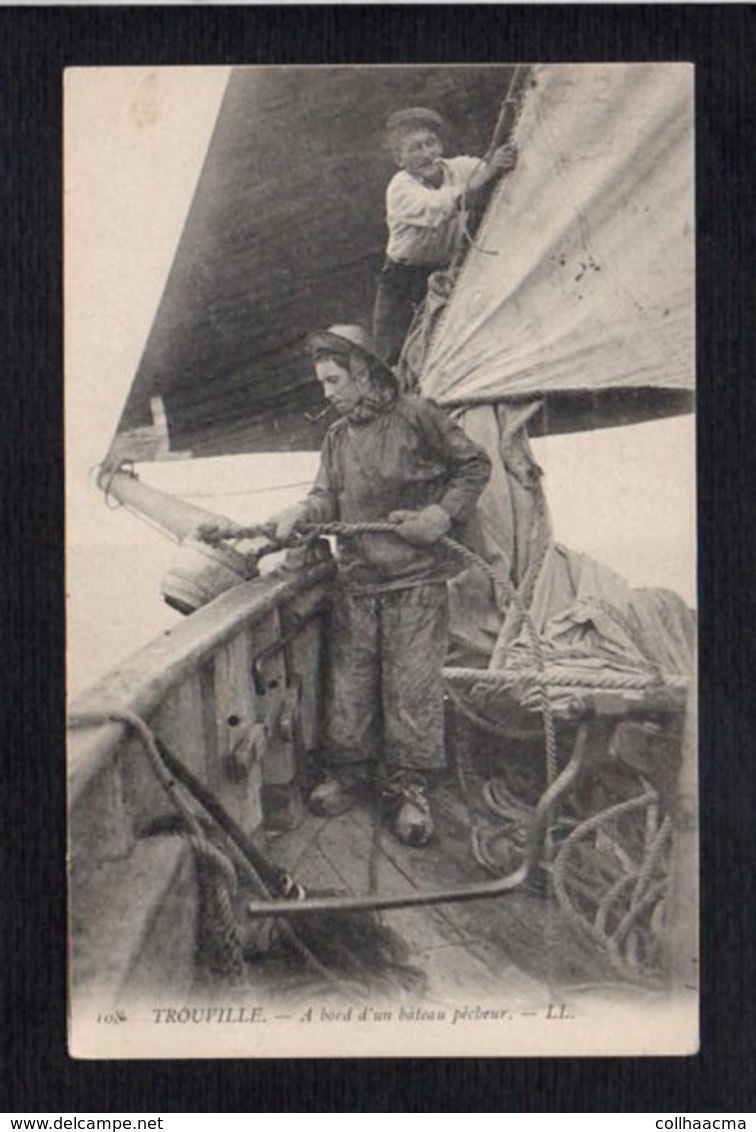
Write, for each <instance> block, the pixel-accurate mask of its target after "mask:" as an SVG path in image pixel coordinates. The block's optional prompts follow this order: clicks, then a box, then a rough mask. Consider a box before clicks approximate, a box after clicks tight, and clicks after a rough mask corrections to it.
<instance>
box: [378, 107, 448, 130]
mask: <svg viewBox="0 0 756 1132" xmlns="http://www.w3.org/2000/svg"><path fill="white" fill-rule="evenodd" d="M415 125H417V126H429V127H430V128H431V129H432V130H436V131H438V130H441V129H442V128H443V125H444V120H443V118H442V117H441V115H440V114H437V113H436V111H435V110H430V109H429V108H428V107H427V106H408V107H407V109H406V110H395V111H394V113H393V114H391V115H389V117H388V118H387V119H386V129H387V130H388V132H389V133H391V132H392V131H393V130H398V129H401V128H403V127H405V126H415Z"/></svg>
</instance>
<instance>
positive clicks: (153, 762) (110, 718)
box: [68, 707, 352, 997]
mask: <svg viewBox="0 0 756 1132" xmlns="http://www.w3.org/2000/svg"><path fill="white" fill-rule="evenodd" d="M68 723H69V725H70V726H72V727H95V726H99V725H101V724H103V723H125V724H127V725H128V726H129V727H131V728H132V729H133V730H134V731H135V732H136V734H137V736H138V737H139V739H140V740H141V743H142V746H143V748H144V750H145V752H146V754H147V757H148V759H149V762H150V766H151V767H152V769H153V771H154V772H155V775H156V777H157V779H158V781H159V782H160V784H161V786H162V787H163V789H164V790H165V792H166V794H167V795H168V797H169V798H170V799H171V801H172V802H173V804H174V806H175V807H176V808H177V810H178V811H179V814H180V815H181V817H182V818H183V819H184V821H185V822H186V824H187V827H188V829H189V832H190V835H191V838H192V839H193V840H194V841H199V842H204V843H206V844H207V845H208V846H209V850H205V849H203V851H202V853H203V858H204V859H207V860H212V861H213V864H214V865H215V866H216V867H217V866H218V858H219V857H220V856H222V854H221V853H220V851H219V850H215V847H214V846H213V845H212V844H211V843H210V842H208V840H207V838H206V837H205V834H204V832H203V830H202V826H201V825H200V823H199V821H198V820H197V817H196V815H195V813H194V811H193V810H192V809H191V807H190V806H188V805H187V804H186V802H185V801H184V799H183V798H182V797H181V793H180V790H177V789H176V787H177V786H179V783H178V782H177V780H176V778H174V777H173V775H172V774H171V773H170V772H169V771H168V769H167V767H166V766H165V762H164V760H163V757H162V755H161V753H160V750H159V748H158V742H157V739H156V737H155V735H154V733H153V731H152V730H151V728H150V727H149V726H148V725H147V724H146V723H145V721H144V720H143V719H142V718H141V716H139V715H137V714H136V712H133V711H129V709H128V708H120V707H112V708H111V707H108V708H104V709H102V710H101V711H81V712H72V713H70V715H69V717H68ZM184 789H188V787H187V786H186V785H184ZM199 801H200V805H203V803H202V800H201V799H200V800H199ZM203 809H204V811H205V813H206V814H207V815H208V817H209V818H210V819H211V821H212V822H213V824H214V825H215V826H218V828H220V829H221V833H223V834H224V835H225V834H226V831H225V830H223V828H222V827H221V826H219V825H218V820H217V818H216V817H215V815H214V814H213V813H212V812H211V811H210V810H208V809H207V807H206V806H205V805H203ZM212 850H215V852H214V853H213V852H211V851H212ZM238 863H239V864H240V865H241V867H242V868H243V870H244V872H245V873H246V874H247V876H248V877H249V879H250V880H252V882H253V884H254V887H255V888H256V890H257V891H258V892H260V891H261V893H262V895H264V896H265V897H266V898H267V899H268V900H270V901H271V902H272V901H273V900H274V897H273V894H272V892H271V890H270V888H269V887H268V885H267V884H266V883H265V881H264V880H263V879H262V877H261V876H260V874H259V873H258V871H257V870H256V869H255V868H254V866H253V865H252V864H251V862H250V861H248V860H247V859H246V857H244V856H242V855H240V856H239V858H238ZM227 864H228V867H229V868H231V869H232V870H233V865H232V864H231V862H230V861H227ZM225 872H226V868H225V866H224V874H225ZM226 896H228V893H226ZM219 899H220V902H221V904H222V901H223V897H222V896H221V895H220V892H219ZM282 928H283V930H284V932H285V934H286V937H287V939H288V940H289V942H290V943H291V944H292V945H293V946H294V947H295V949H296V950H297V951H298V952H299V954H300V955H301V957H302V958H303V959H304V960H305V961H306V962H307V963H308V964H309V965H310V967H311V968H312V969H313V970H314V971H315V972H316V973H317V974H319V975H320V976H321V977H322V978H324V979H326V980H327V982H329V983H331V984H333V985H334V986H336V987H337V988H338V989H339V990H341V991H342V993H345V994H347V995H349V996H350V997H352V988H351V987H350V985H349V984H347V983H345V981H344V980H343V979H341V978H339V977H338V976H337V975H335V974H334V973H333V971H331V970H330V968H328V967H326V966H325V965H324V964H323V963H321V962H320V960H319V959H318V958H317V956H316V955H315V954H314V953H313V952H312V950H311V949H310V948H309V947H308V946H307V944H306V943H304V941H303V940H301V939H300V937H299V936H298V935H297V933H296V931H295V930H294V929H293V928H292V927H291V925H289V924H287V923H286V922H284V923H283V924H282Z"/></svg>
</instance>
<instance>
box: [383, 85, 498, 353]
mask: <svg viewBox="0 0 756 1132" xmlns="http://www.w3.org/2000/svg"><path fill="white" fill-rule="evenodd" d="M443 129H444V121H443V119H442V117H441V115H440V114H437V113H436V111H435V110H430V109H428V108H426V107H422V106H413V107H410V108H408V109H406V110H397V111H396V113H394V114H392V115H391V116H390V118H389V119H388V121H387V122H386V131H387V134H388V139H389V144H390V146H391V150H392V152H393V155H394V160H395V161H396V164H397V165H398V166H399V172H398V173H396V174H395V175H394V177H393V178H392V180H391V182H390V183H389V186H388V189H387V192H386V221H387V224H388V230H389V238H388V244H387V246H386V260H385V262H384V265H383V270H382V271H381V274H380V277H379V280H378V290H377V294H376V299H375V308H374V311H373V338H374V340H375V345H376V349H377V350H379V352H380V353H381V354H382V356H383V357H385V358H386V360H387V362H388V363H389V365H393V364H394V363H395V362H396V360H397V358H398V356H399V352H400V350H401V347H402V343H403V342H404V339H405V336H406V334H407V331H408V330H409V326H410V323H411V321H412V316H413V313H414V311H415V308H416V307H417V306H418V305H419V304H420V303H421V302H422V301H423V298H424V297H425V287H426V283H427V280H428V276H429V275H430V274H431V273H432V272H433V271H439V270H444V269H446V268H448V267H449V264H450V263H451V261H452V259H453V258H454V256H455V255H456V253H457V251H458V249H459V247H460V245H461V241H462V239H463V232H464V227H465V211H466V210H467V209H468V208H470V207H472V206H476V205H480V204H482V203H483V201H484V200H485V199H486V197H487V195H488V191H489V190H490V188H491V186H492V185H493V184H494V182H495V181H497V180H498V179H499V177H501V176H502V175H503V174H504V173H508V172H510V171H511V170H512V169H514V167H515V164H516V162H517V151H516V149H515V147H514V146H512V145H501V146H497V147H496V148H494V149H493V150H491V151H489V153H488V154H487V155H486V156H485V157H483V158H480V157H468V156H465V155H460V156H458V157H450V158H444V157H443V143H442V140H441V134H442V131H443Z"/></svg>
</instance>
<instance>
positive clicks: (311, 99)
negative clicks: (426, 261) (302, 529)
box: [110, 66, 512, 462]
mask: <svg viewBox="0 0 756 1132" xmlns="http://www.w3.org/2000/svg"><path fill="white" fill-rule="evenodd" d="M511 73H512V68H511V67H507V66H494V67H462V66H456V67H447V66H443V67H441V66H433V67H408V68H403V67H317V68H311V67H286V68H272V67H271V68H253V69H239V70H236V71H234V72H233V73H232V76H231V79H230V81H229V85H228V89H227V91H226V94H225V97H224V100H223V103H222V106H221V110H220V113H219V117H218V121H217V124H216V127H215V131H214V134H213V137H212V140H211V143H210V146H209V150H208V154H207V157H206V160H205V164H204V167H203V170H202V173H201V176H200V178H199V182H198V186H197V190H196V193H195V196H194V199H193V202H192V205H191V208H190V209H189V213H188V215H187V219H186V224H185V227H184V230H183V233H182V236H181V240H180V242H179V246H178V249H177V252H176V256H175V260H174V263H173V265H172V268H171V271H170V274H169V276H168V280H167V283H166V287H165V291H164V294H163V296H162V300H161V302H160V305H159V308H158V311H157V315H156V318H155V322H154V325H153V327H152V329H151V332H150V335H149V337H148V340H147V344H146V347H145V350H144V354H143V356H142V359H141V362H140V365H139V368H138V371H137V374H136V377H135V380H134V384H133V386H132V389H131V392H130V395H129V398H128V400H127V403H126V406H125V408H124V411H123V414H122V417H121V420H120V422H119V425H118V430H117V437H116V440H115V441H114V444H113V446H112V449H111V455H110V460H111V461H112V462H117V461H119V460H123V459H135V460H144V459H148V460H150V459H161V458H165V457H169V456H170V455H173V454H178V453H183V454H187V455H188V454H191V455H194V456H200V455H201V456H209V455H217V454H226V453H232V452H255V451H291V450H299V449H312V448H317V447H318V446H319V444H320V440H321V438H322V434H323V431H324V428H325V425H324V423H323V422H320V423H315V424H313V423H312V422H310V421H309V420H308V419H307V417H306V415H305V414H307V413H309V414H310V415H316V414H317V413H318V411H319V410H320V409H322V407H323V402H322V398H321V395H320V391H319V387H318V386H317V384H316V382H315V381H314V379H313V376H312V374H311V371H310V368H309V366H308V363H307V360H306V358H305V357H304V356H303V353H302V343H303V339H304V336H305V335H306V334H307V333H308V332H309V331H310V330H311V329H312V328H313V327H316V326H323V325H329V324H330V323H333V322H362V323H369V320H370V314H371V309H372V303H373V295H374V279H375V275H376V272H377V271H378V270H379V268H380V266H381V262H382V253H383V248H384V245H385V238H386V231H385V218H384V214H385V207H384V194H385V188H386V184H387V182H388V180H389V179H390V177H391V175H392V173H393V171H394V164H393V160H392V157H391V154H390V153H389V152H388V150H387V148H386V146H385V143H384V138H383V124H384V122H385V120H386V118H387V116H388V115H389V114H390V113H391V112H392V111H393V110H396V109H397V108H399V107H402V106H407V105H417V104H421V105H428V106H431V107H433V108H435V109H437V110H438V111H439V112H440V113H441V114H442V115H443V117H444V118H445V120H446V121H447V122H448V125H449V133H448V139H447V143H448V148H449V150H450V152H463V153H464V152H466V153H472V154H482V153H483V152H484V151H485V149H486V148H487V146H488V143H489V140H490V138H491V134H492V132H493V130H494V127H495V124H496V121H497V117H498V114H499V109H500V105H501V101H502V98H503V97H504V95H505V93H506V91H507V88H508V85H509V80H510V77H511Z"/></svg>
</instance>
